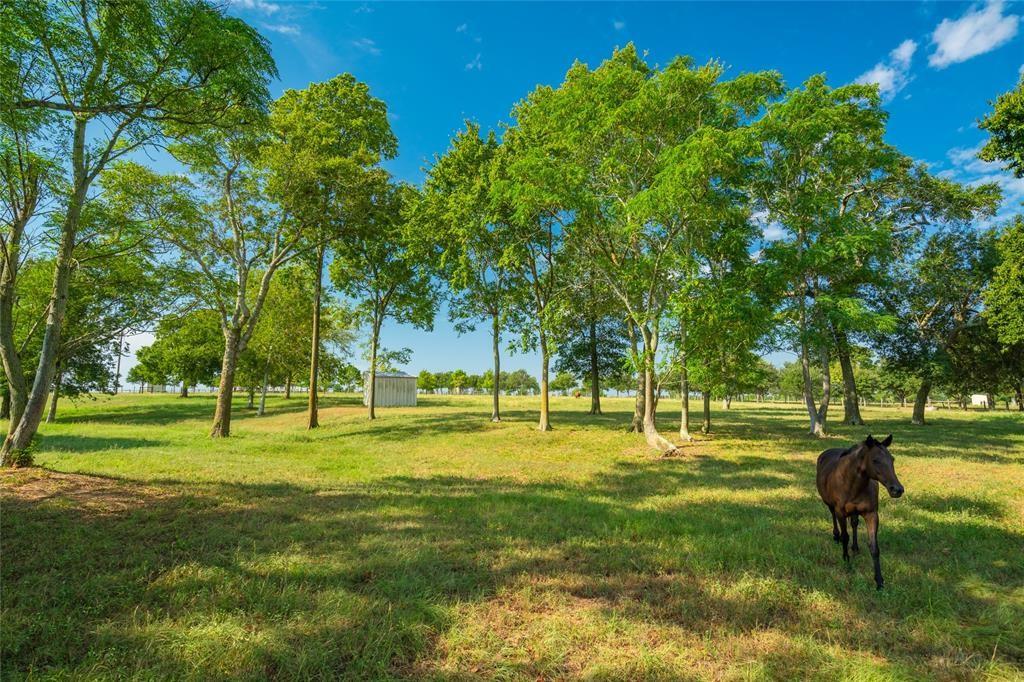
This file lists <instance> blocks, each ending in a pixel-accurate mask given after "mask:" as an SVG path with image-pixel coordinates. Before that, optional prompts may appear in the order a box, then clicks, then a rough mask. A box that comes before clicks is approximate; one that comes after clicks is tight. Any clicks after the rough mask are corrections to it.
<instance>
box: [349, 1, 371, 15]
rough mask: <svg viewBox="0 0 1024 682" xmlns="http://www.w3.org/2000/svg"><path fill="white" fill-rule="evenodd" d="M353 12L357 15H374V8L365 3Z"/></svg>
mask: <svg viewBox="0 0 1024 682" xmlns="http://www.w3.org/2000/svg"><path fill="white" fill-rule="evenodd" d="M352 11H353V12H355V13H356V14H372V13H373V8H372V7H370V6H369V5H367V4H366V3H365V2H364V3H363V4H361V5H359V7H356V8H355V9H354V10H352Z"/></svg>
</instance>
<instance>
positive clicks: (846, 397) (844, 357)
mask: <svg viewBox="0 0 1024 682" xmlns="http://www.w3.org/2000/svg"><path fill="white" fill-rule="evenodd" d="M832 329H833V334H834V336H835V338H836V355H837V356H838V358H839V368H840V369H841V370H842V374H843V423H844V424H849V425H850V426H863V425H864V419H863V418H861V416H860V400H859V397H858V395H857V379H856V377H855V376H854V373H853V360H852V359H851V358H850V343H849V340H848V339H847V337H846V332H844V331H840V330H838V329H836V328H835V327H833V328H832Z"/></svg>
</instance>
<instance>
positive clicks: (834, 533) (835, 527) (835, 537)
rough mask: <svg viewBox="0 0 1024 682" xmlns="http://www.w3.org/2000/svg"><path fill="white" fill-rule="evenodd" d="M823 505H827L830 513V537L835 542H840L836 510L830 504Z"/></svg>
mask: <svg viewBox="0 0 1024 682" xmlns="http://www.w3.org/2000/svg"><path fill="white" fill-rule="evenodd" d="M825 506H826V507H828V511H829V513H830V514H832V539H833V540H835V541H836V542H842V540H840V535H839V520H838V519H836V510H835V509H833V508H832V507H831V506H830V505H827V504H826V505H825Z"/></svg>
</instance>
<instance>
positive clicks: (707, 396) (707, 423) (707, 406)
mask: <svg viewBox="0 0 1024 682" xmlns="http://www.w3.org/2000/svg"><path fill="white" fill-rule="evenodd" d="M703 398H704V420H703V421H702V422H701V424H700V432H701V433H703V434H705V435H707V434H709V433H711V391H704V392H703Z"/></svg>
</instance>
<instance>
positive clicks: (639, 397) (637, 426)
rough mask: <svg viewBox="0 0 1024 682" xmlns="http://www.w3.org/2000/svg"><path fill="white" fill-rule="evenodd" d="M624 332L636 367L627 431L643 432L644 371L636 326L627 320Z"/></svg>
mask: <svg viewBox="0 0 1024 682" xmlns="http://www.w3.org/2000/svg"><path fill="white" fill-rule="evenodd" d="M626 332H627V333H628V334H629V344H630V349H631V350H632V353H633V355H632V358H633V364H634V365H635V366H636V368H637V380H636V401H634V404H633V421H632V422H630V424H629V433H643V432H644V394H645V393H646V391H645V390H644V372H643V368H642V367H641V362H640V351H639V349H638V348H637V340H636V326H635V325H634V324H633V323H632V322H629V323H628V324H627V325H626Z"/></svg>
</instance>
